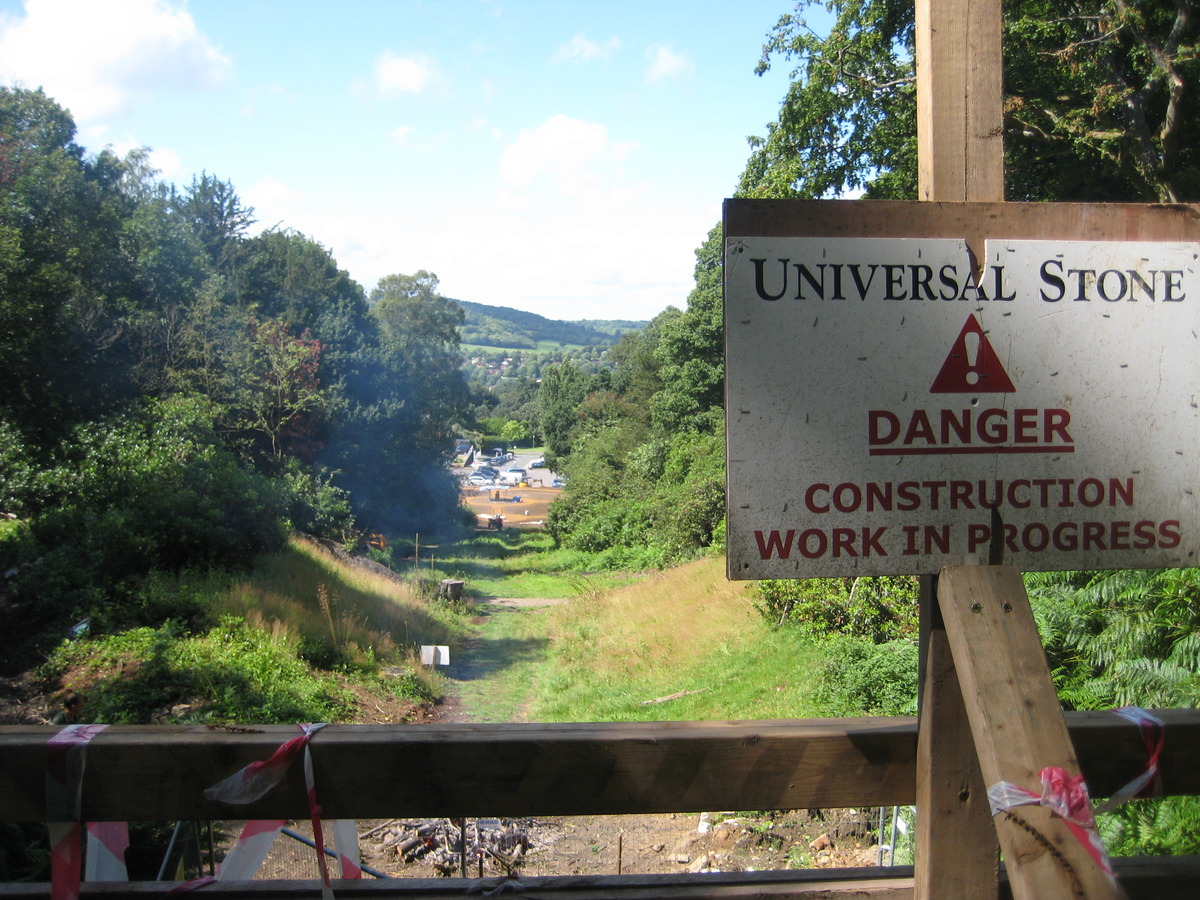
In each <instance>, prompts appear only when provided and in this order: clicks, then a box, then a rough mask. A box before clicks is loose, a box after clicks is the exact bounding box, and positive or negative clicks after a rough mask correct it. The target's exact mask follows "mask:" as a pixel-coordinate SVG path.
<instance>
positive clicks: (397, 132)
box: [392, 125, 413, 144]
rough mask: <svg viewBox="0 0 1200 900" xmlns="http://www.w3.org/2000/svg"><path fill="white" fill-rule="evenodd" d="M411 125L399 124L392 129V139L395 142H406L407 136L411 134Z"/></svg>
mask: <svg viewBox="0 0 1200 900" xmlns="http://www.w3.org/2000/svg"><path fill="white" fill-rule="evenodd" d="M412 130H413V127H412V126H411V125H401V126H400V127H399V128H393V129H392V140H394V141H395V142H396V143H397V144H407V143H408V136H409V135H410V134H412Z"/></svg>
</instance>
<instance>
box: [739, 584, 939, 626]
mask: <svg viewBox="0 0 1200 900" xmlns="http://www.w3.org/2000/svg"><path fill="white" fill-rule="evenodd" d="M757 590H758V600H757V604H758V608H759V611H760V612H762V614H763V616H764V617H765V618H767V619H768V620H769V621H772V622H774V623H776V624H777V625H786V624H791V625H796V626H798V627H800V628H803V629H805V630H807V631H810V632H812V633H813V634H816V635H850V636H854V637H862V638H867V639H869V640H871V641H873V642H875V643H883V642H885V641H890V640H895V639H897V638H915V637H916V633H917V579H916V577H915V576H912V575H903V576H890V575H888V576H870V577H859V578H809V579H803V580H789V579H778V580H769V581H760V582H758V584H757Z"/></svg>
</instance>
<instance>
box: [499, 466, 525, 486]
mask: <svg viewBox="0 0 1200 900" xmlns="http://www.w3.org/2000/svg"><path fill="white" fill-rule="evenodd" d="M525 474H526V473H525V470H524V469H505V470H504V474H503V475H501V476H500V480H501V481H502V482H504V483H505V484H520V483H521V482H523V481H524V480H525Z"/></svg>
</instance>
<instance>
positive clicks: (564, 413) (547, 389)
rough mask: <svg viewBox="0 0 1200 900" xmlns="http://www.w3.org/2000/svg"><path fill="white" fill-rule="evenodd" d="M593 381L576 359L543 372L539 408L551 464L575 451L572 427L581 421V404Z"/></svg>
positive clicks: (539, 389) (539, 391)
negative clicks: (572, 449)
mask: <svg viewBox="0 0 1200 900" xmlns="http://www.w3.org/2000/svg"><path fill="white" fill-rule="evenodd" d="M589 384H590V380H589V378H588V376H587V375H586V374H585V373H584V372H583V370H581V369H580V368H579V366H577V365H575V364H574V363H572V362H563V363H559V364H558V365H554V366H549V367H547V368H546V370H545V371H544V372H543V373H542V384H541V387H539V388H538V409H539V410H540V412H541V416H540V418H541V423H542V435H543V437H544V439H545V442H546V454H547V456H548V457H549V458H550V461H551V465H554V464H555V462H556V461H557V460H558V459H561V458H562V457H564V456H567V455H568V454H569V453H570V452H571V430H572V429H573V428H574V427H575V424H576V423H577V422H578V421H579V406H580V404H581V403H583V399H584V397H586V396H587V394H588V387H589Z"/></svg>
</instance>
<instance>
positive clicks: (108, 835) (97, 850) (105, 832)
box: [83, 822, 129, 881]
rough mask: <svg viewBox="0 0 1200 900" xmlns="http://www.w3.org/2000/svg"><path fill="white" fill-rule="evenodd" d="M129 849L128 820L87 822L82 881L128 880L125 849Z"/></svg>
mask: <svg viewBox="0 0 1200 900" xmlns="http://www.w3.org/2000/svg"><path fill="white" fill-rule="evenodd" d="M128 849H129V823H128V822H88V823H87V859H86V861H85V862H84V869H83V880H84V881H128V880H129V870H128V869H127V868H126V866H125V851H126V850H128Z"/></svg>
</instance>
